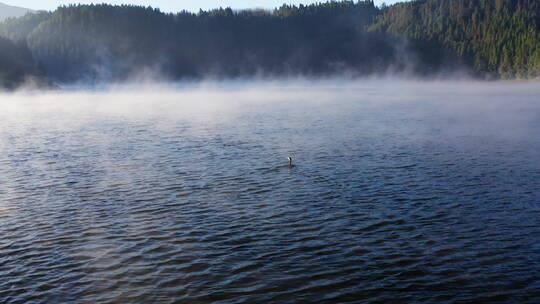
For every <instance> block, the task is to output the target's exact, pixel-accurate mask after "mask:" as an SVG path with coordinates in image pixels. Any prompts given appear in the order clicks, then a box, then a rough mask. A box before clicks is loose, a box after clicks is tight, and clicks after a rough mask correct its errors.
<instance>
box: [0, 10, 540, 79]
mask: <svg viewBox="0 0 540 304" xmlns="http://www.w3.org/2000/svg"><path fill="white" fill-rule="evenodd" d="M539 25H540V2H539V1H537V0H416V1H412V2H407V3H400V4H396V5H393V6H389V7H376V6H375V5H374V3H373V1H371V0H365V1H364V0H362V1H357V2H353V1H332V2H326V3H320V4H313V5H300V6H294V5H283V6H281V7H278V8H276V9H274V10H273V11H265V10H241V11H234V10H232V9H230V8H219V9H215V10H211V11H200V12H199V13H191V12H187V11H182V12H179V13H176V14H167V13H163V12H161V11H160V10H159V9H155V8H151V7H139V6H112V5H105V4H101V5H71V6H64V7H60V8H58V9H57V10H55V11H54V12H39V13H36V14H29V15H26V16H24V17H20V18H12V19H9V20H7V21H5V22H3V23H2V24H0V36H3V37H4V38H2V39H1V40H0V68H1V72H0V77H2V79H3V84H4V86H6V84H9V85H10V86H13V85H14V83H16V82H20V81H21V79H23V78H24V75H25V74H28V75H35V74H39V73H44V74H46V75H47V77H49V78H50V79H53V80H55V81H57V82H64V83H72V82H90V83H92V82H109V81H126V80H130V79H133V78H137V77H150V78H153V79H155V80H178V79H186V78H192V79H193V78H203V77H214V78H226V77H252V76H263V77H280V76H299V75H302V76H312V77H322V76H328V75H336V74H337V75H348V76H352V77H359V76H367V75H369V76H371V75H375V76H377V75H378V76H383V75H388V74H394V75H402V76H414V77H427V76H429V77H433V76H440V77H445V76H448V75H456V73H460V74H462V73H467V74H469V75H471V76H475V77H480V78H490V79H498V78H505V79H506V78H508V79H514V78H537V77H538V76H539V75H540V32H539V30H538V29H539ZM16 49H17V50H16ZM38 66H39V68H37V67H38ZM21 75H22V76H21Z"/></svg>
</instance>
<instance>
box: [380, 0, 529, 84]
mask: <svg viewBox="0 0 540 304" xmlns="http://www.w3.org/2000/svg"><path fill="white" fill-rule="evenodd" d="M539 28H540V1H538V0H419V1H413V2H408V3H400V4H397V5H394V6H392V7H389V8H388V9H386V10H385V11H384V12H383V13H382V15H380V16H378V17H377V22H376V23H375V24H374V25H373V26H372V27H371V29H372V30H375V31H379V32H381V33H391V34H397V35H405V36H407V37H411V38H414V39H420V40H426V41H436V42H439V43H441V44H442V45H443V46H444V47H445V48H447V49H450V50H452V51H454V52H456V53H457V54H458V55H459V56H460V57H462V58H464V59H465V60H466V61H467V62H469V64H470V65H471V66H473V67H474V68H475V70H477V71H479V72H481V73H482V74H484V75H487V76H490V77H503V78H534V77H538V76H539V72H540V30H539Z"/></svg>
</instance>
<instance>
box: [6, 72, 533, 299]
mask: <svg viewBox="0 0 540 304" xmlns="http://www.w3.org/2000/svg"><path fill="white" fill-rule="evenodd" d="M538 96H540V86H539V85H537V84H526V83H525V84H519V83H518V84H500V83H487V84H478V83H470V84H466V83H449V84H441V83H439V84H436V83H431V84H417V83H382V82H381V83H378V82H368V83H363V84H362V83H356V84H354V83H353V84H351V83H348V84H346V85H330V84H327V83H326V84H325V83H318V84H316V85H315V86H308V85H307V84H306V83H299V84H298V85H293V84H287V85H285V86H283V84H282V85H276V84H274V85H269V86H263V87H260V86H259V85H258V84H247V85H245V86H235V87H234V88H232V89H228V88H223V87H222V88H215V87H213V88H210V89H208V88H207V89H200V90H188V89H184V90H180V91H165V92H160V90H158V89H156V90H144V91H140V92H137V91H121V92H111V93H91V94H87V93H76V92H71V93H64V94H44V95H39V94H34V95H20V94H19V95H3V96H0V109H2V111H0V278H1V279H0V303H347V302H352V303H402V302H408V303H413V302H425V303H446V302H447V303H481V302H490V303H496V302H501V303H508V302H519V303H538V302H540V153H539V151H540V100H539V99H538ZM289 155H292V156H293V157H294V160H295V164H296V167H294V168H288V166H287V156H289Z"/></svg>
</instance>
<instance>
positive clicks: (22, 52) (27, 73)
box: [0, 37, 42, 89]
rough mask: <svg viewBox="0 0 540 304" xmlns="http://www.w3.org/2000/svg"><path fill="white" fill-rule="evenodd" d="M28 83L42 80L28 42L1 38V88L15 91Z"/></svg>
mask: <svg viewBox="0 0 540 304" xmlns="http://www.w3.org/2000/svg"><path fill="white" fill-rule="evenodd" d="M27 81H38V82H41V81H42V80H41V75H40V73H39V71H38V68H37V66H36V64H35V62H34V59H33V58H32V54H31V52H30V49H28V47H27V46H26V42H24V41H21V42H19V43H14V42H12V41H11V40H8V39H5V38H2V37H0V88H7V89H14V88H16V87H18V86H20V85H22V84H23V83H25V82H27Z"/></svg>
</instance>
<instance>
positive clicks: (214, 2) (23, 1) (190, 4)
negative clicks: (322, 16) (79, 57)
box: [0, 0, 403, 12]
mask: <svg viewBox="0 0 540 304" xmlns="http://www.w3.org/2000/svg"><path fill="white" fill-rule="evenodd" d="M324 1H325V0H319V1H311V0H0V2H3V3H5V4H9V5H14V6H21V7H26V8H31V9H36V10H53V9H55V8H56V7H58V6H60V5H65V4H70V3H103V2H106V3H111V4H126V3H128V4H136V5H144V6H148V5H150V6H152V7H159V8H160V9H161V10H162V11H172V12H175V11H180V10H182V9H186V10H190V11H198V10H199V8H203V9H209V8H216V7H220V6H223V7H226V6H230V7H232V8H254V7H262V8H274V7H276V6H280V5H281V4H283V3H288V4H300V3H304V4H307V3H313V2H324ZM402 1H403V0H375V4H377V5H380V4H381V3H383V2H386V4H393V3H396V2H402Z"/></svg>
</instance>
